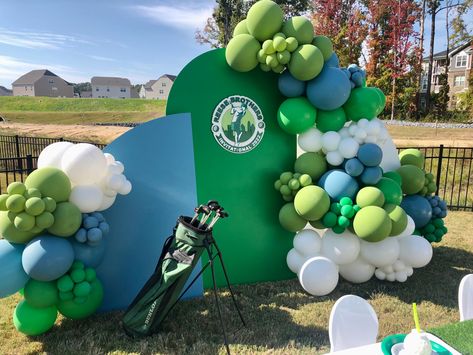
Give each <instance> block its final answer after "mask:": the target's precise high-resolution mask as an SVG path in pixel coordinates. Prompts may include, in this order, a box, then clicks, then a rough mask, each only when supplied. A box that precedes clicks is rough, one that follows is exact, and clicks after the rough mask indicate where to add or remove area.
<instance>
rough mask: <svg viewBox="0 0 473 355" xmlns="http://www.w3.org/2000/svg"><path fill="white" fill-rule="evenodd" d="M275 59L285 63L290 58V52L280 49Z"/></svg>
mask: <svg viewBox="0 0 473 355" xmlns="http://www.w3.org/2000/svg"><path fill="white" fill-rule="evenodd" d="M276 59H277V60H278V62H279V63H280V64H282V65H286V64H287V63H289V61H290V60H291V53H289V51H282V52H279V53H278V54H276Z"/></svg>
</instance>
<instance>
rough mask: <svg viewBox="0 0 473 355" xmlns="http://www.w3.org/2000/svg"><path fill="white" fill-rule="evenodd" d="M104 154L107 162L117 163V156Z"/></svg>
mask: <svg viewBox="0 0 473 355" xmlns="http://www.w3.org/2000/svg"><path fill="white" fill-rule="evenodd" d="M103 155H104V156H105V159H107V163H108V164H109V165H110V164H113V163H115V157H114V156H113V155H112V154H110V153H103Z"/></svg>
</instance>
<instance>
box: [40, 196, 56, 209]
mask: <svg viewBox="0 0 473 355" xmlns="http://www.w3.org/2000/svg"><path fill="white" fill-rule="evenodd" d="M42 200H43V202H44V208H45V210H46V211H47V212H54V210H55V209H56V201H54V199H53V198H51V197H43V198H42Z"/></svg>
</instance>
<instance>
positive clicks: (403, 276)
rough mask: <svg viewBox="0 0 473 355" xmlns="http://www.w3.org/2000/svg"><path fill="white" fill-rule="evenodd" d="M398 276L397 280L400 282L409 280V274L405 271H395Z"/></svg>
mask: <svg viewBox="0 0 473 355" xmlns="http://www.w3.org/2000/svg"><path fill="white" fill-rule="evenodd" d="M395 276H396V281H398V282H406V280H407V275H406V272H405V271H398V272H396V273H395Z"/></svg>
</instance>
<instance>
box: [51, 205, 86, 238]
mask: <svg viewBox="0 0 473 355" xmlns="http://www.w3.org/2000/svg"><path fill="white" fill-rule="evenodd" d="M53 216H54V223H53V225H52V226H51V227H49V228H48V232H49V233H51V234H53V235H55V236H58V237H70V236H71V235H73V234H74V233H75V232H77V230H78V229H79V228H80V226H81V223H82V214H81V212H80V210H79V208H78V207H77V206H76V205H74V204H72V203H70V202H61V203H58V204H57V206H56V210H55V211H54V213H53Z"/></svg>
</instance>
